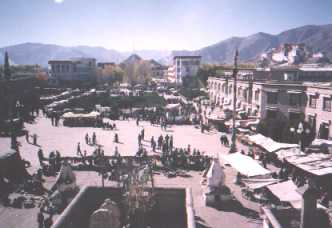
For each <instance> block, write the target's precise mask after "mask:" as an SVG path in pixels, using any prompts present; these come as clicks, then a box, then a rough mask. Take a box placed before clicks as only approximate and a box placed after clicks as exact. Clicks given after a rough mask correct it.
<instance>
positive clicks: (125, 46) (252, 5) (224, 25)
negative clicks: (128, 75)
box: [0, 0, 332, 50]
mask: <svg viewBox="0 0 332 228" xmlns="http://www.w3.org/2000/svg"><path fill="white" fill-rule="evenodd" d="M328 23H332V0H0V46H7V45H12V44H17V43H22V42H42V43H51V44H59V45H66V46H72V45H92V46H103V47H106V48H114V49H117V50H133V48H135V49H163V50H165V49H169V50H171V49H198V48H201V47H204V46H207V45H210V44H213V43H216V42H219V41H221V40H223V39H226V38H229V37H231V36H246V35H250V34H253V33H256V32H260V31H262V32H268V33H272V34H276V33H279V32H281V31H283V30H286V29H289V28H294V27H297V26H302V25H306V24H328Z"/></svg>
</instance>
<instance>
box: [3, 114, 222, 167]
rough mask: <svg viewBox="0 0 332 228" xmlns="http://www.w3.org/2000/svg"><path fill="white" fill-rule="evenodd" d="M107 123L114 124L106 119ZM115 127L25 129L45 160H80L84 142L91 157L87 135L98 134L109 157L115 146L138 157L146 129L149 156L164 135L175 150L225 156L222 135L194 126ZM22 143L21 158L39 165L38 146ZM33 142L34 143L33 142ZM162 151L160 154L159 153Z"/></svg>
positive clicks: (41, 121) (42, 122) (41, 123)
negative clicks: (51, 155)
mask: <svg viewBox="0 0 332 228" xmlns="http://www.w3.org/2000/svg"><path fill="white" fill-rule="evenodd" d="M104 121H110V120H107V119H105V120H104ZM110 122H111V123H115V124H116V126H117V130H115V131H114V130H103V129H101V128H92V127H65V126H62V125H60V126H59V127H54V126H52V124H51V120H50V119H46V118H44V117H38V118H36V122H35V123H34V124H27V123H26V124H25V128H26V129H27V130H28V131H29V134H30V135H33V134H37V136H38V139H37V143H38V145H39V146H40V147H41V148H42V149H43V151H44V154H45V156H48V154H49V153H50V152H51V151H54V150H58V151H60V153H61V155H62V156H76V150H77V143H78V142H80V144H81V150H82V152H83V151H84V150H86V151H87V154H88V155H90V154H91V153H92V152H93V151H94V150H95V149H96V147H94V146H90V145H87V144H86V143H85V138H84V137H85V134H86V133H88V134H89V136H90V137H91V136H92V133H93V132H95V133H96V136H97V144H100V145H102V148H103V150H104V152H105V155H113V154H114V149H115V146H117V147H118V149H119V152H120V154H121V155H123V156H125V155H135V153H136V152H137V150H138V139H137V137H138V134H139V133H140V132H141V130H142V129H143V128H144V130H145V140H144V141H143V145H144V147H145V148H146V149H147V151H148V153H149V154H153V153H154V152H152V149H151V147H150V139H151V137H152V136H154V138H155V140H157V138H158V137H159V136H160V135H163V136H166V134H168V135H173V138H174V146H175V147H182V148H187V146H188V144H190V145H191V149H195V148H196V149H199V150H200V151H201V152H205V154H206V155H210V156H217V154H218V153H219V152H222V147H221V146H220V141H219V138H220V133H218V132H216V131H212V132H205V133H203V134H202V133H201V131H200V129H199V128H196V127H194V126H192V125H172V126H168V127H167V130H166V131H165V130H162V129H161V128H160V126H157V125H154V126H152V125H151V124H150V123H149V122H145V121H140V123H139V126H136V122H135V121H134V120H130V121H118V120H117V121H110ZM115 133H117V134H118V135H119V141H120V142H119V143H114V142H113V139H114V134H115ZM18 141H19V142H20V144H21V147H20V151H21V156H22V157H23V158H24V159H27V160H29V161H30V162H31V164H32V165H33V166H35V165H38V164H39V162H38V158H37V151H38V149H39V147H38V146H34V145H32V144H30V143H27V142H26V140H25V137H24V136H22V137H19V138H18ZM30 142H32V139H31V140H30ZM9 146H10V139H9V138H0V149H5V148H9ZM158 152H160V151H157V152H156V153H158Z"/></svg>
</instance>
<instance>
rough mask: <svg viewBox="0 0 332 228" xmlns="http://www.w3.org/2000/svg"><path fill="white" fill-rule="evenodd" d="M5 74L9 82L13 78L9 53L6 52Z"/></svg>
mask: <svg viewBox="0 0 332 228" xmlns="http://www.w3.org/2000/svg"><path fill="white" fill-rule="evenodd" d="M4 74H5V79H6V80H9V79H10V77H11V72H10V65H9V57H8V52H5V63H4Z"/></svg>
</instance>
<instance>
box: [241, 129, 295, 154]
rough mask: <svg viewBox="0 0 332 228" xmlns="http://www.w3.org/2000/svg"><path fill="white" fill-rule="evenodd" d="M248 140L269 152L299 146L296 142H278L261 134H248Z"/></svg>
mask: <svg viewBox="0 0 332 228" xmlns="http://www.w3.org/2000/svg"><path fill="white" fill-rule="evenodd" d="M248 140H249V141H250V142H251V143H253V144H255V145H257V146H260V147H261V148H263V149H264V150H266V151H267V152H270V153H272V152H276V151H278V150H281V149H287V148H296V147H298V146H299V145H298V144H289V143H279V142H276V141H274V140H273V139H271V138H269V137H266V136H264V135H261V134H256V135H251V136H248Z"/></svg>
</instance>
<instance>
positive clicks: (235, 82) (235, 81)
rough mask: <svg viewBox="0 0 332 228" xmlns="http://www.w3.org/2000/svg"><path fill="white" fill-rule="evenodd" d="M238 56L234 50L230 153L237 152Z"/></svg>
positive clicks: (237, 52)
mask: <svg viewBox="0 0 332 228" xmlns="http://www.w3.org/2000/svg"><path fill="white" fill-rule="evenodd" d="M238 56H239V51H238V50H237V49H236V51H235V56H234V69H233V125H232V144H231V148H230V151H229V152H230V153H234V152H236V151H237V149H236V129H235V120H236V103H237V97H236V92H237V90H236V89H237V88H236V87H237V73H238V68H237V59H238Z"/></svg>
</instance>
